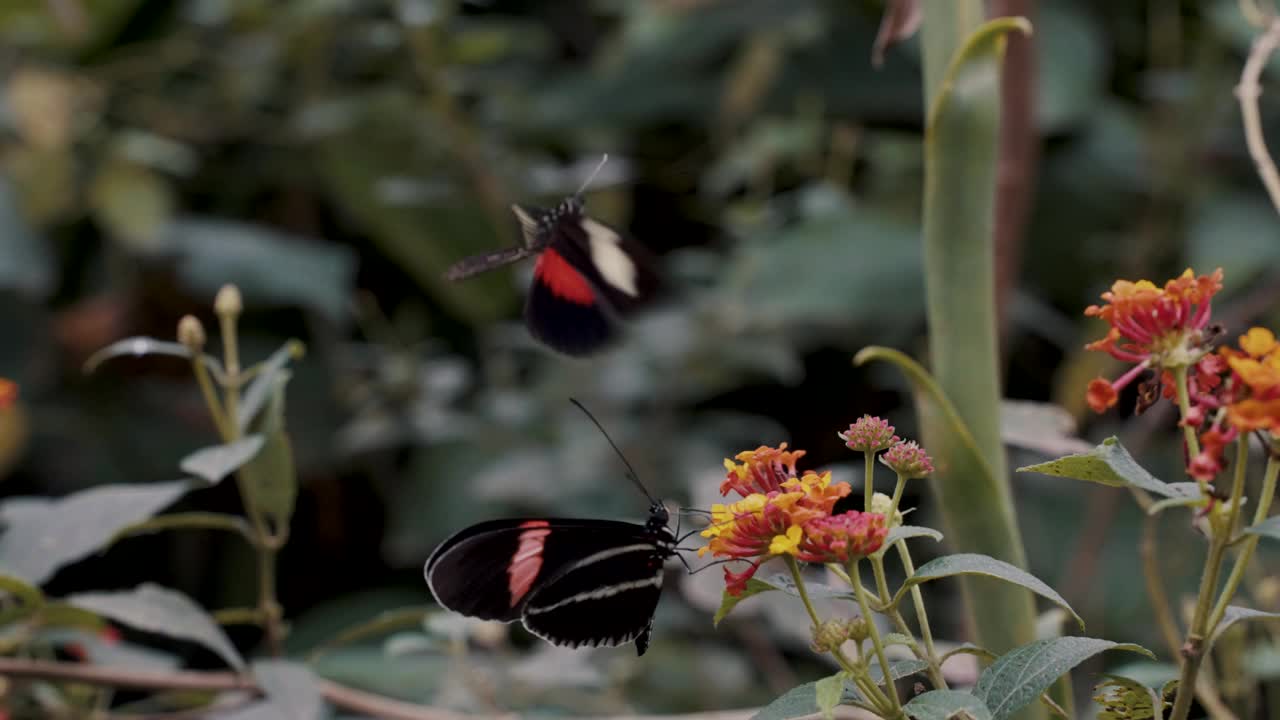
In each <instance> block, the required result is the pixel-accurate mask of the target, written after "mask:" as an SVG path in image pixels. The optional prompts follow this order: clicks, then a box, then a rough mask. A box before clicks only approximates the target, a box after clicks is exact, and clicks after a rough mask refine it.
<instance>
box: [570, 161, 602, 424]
mask: <svg viewBox="0 0 1280 720" xmlns="http://www.w3.org/2000/svg"><path fill="white" fill-rule="evenodd" d="M607 162H609V153H605V154H604V155H603V156H602V157H601V158H600V162H599V163H598V164H596V169H595V170H592V171H591V174H590V175H588V176H587V179H586V180H583V181H582V187H580V188H578V191H577V192H575V193H574V195H575V196H577V197H581V196H582V193H584V192H586V189H587V186H588V185H590V184H591V181H592V180H595V179H596V175H599V174H600V171H601V170H603V169H604V164H605V163H607ZM579 407H581V405H579ZM589 414H590V413H588V415H589ZM593 419H594V418H593Z"/></svg>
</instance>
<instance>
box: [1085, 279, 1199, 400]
mask: <svg viewBox="0 0 1280 720" xmlns="http://www.w3.org/2000/svg"><path fill="white" fill-rule="evenodd" d="M1221 289H1222V269H1221V268H1219V269H1217V270H1215V271H1214V272H1213V273H1212V274H1210V275H1201V276H1199V277H1196V276H1195V275H1194V274H1193V273H1192V271H1191V270H1190V269H1188V270H1187V271H1186V272H1184V273H1183V274H1182V275H1181V276H1179V277H1177V278H1174V279H1173V280H1170V281H1168V282H1166V283H1165V284H1164V287H1163V288H1160V287H1157V286H1156V285H1155V284H1154V283H1152V282H1150V281H1148V280H1139V281H1138V282H1136V283H1135V282H1130V281H1128V280H1117V281H1116V282H1115V284H1113V285H1112V286H1111V290H1110V291H1108V292H1104V293H1102V299H1103V300H1105V301H1106V302H1105V303H1104V304H1103V305H1090V306H1089V307H1088V308H1086V309H1085V311H1084V314H1085V315H1086V316H1089V317H1098V318H1101V319H1103V320H1105V321H1106V322H1107V323H1108V324H1110V326H1111V327H1110V328H1109V329H1108V330H1107V334H1106V336H1105V337H1103V338H1102V339H1101V340H1098V341H1095V342H1092V343H1089V344H1088V345H1086V346H1085V348H1086V349H1088V350H1097V351H1100V352H1105V353H1108V354H1109V355H1111V356H1112V357H1114V358H1116V359H1117V360H1122V361H1124V362H1128V363H1134V367H1132V368H1130V369H1129V370H1128V371H1127V372H1125V373H1124V374H1123V375H1121V376H1120V377H1119V378H1117V379H1116V380H1115V381H1112V382H1108V381H1107V380H1105V379H1103V378H1096V379H1094V380H1093V381H1092V382H1090V383H1089V390H1088V393H1087V394H1086V399H1087V400H1088V402H1089V407H1091V408H1093V410H1094V411H1095V412H1103V411H1105V410H1106V409H1107V408H1109V407H1111V406H1112V405H1114V404H1115V402H1116V396H1117V394H1118V393H1119V391H1120V390H1121V389H1123V388H1124V387H1125V386H1126V385H1128V384H1129V383H1130V382H1132V381H1133V380H1134V378H1136V377H1138V376H1139V375H1141V374H1142V372H1143V371H1144V370H1146V369H1148V368H1161V369H1164V368H1174V367H1188V366H1190V365H1194V364H1195V363H1196V362H1197V361H1199V360H1200V359H1201V358H1202V357H1204V356H1205V354H1206V353H1208V351H1209V347H1208V340H1209V338H1208V337H1207V336H1206V333H1205V332H1204V329H1205V327H1206V326H1207V325H1208V324H1209V319H1210V314H1211V310H1212V300H1213V296H1214V295H1215V294H1217V292H1218V291H1219V290H1221Z"/></svg>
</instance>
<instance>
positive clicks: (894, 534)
mask: <svg viewBox="0 0 1280 720" xmlns="http://www.w3.org/2000/svg"><path fill="white" fill-rule="evenodd" d="M918 537H927V538H931V539H933V540H935V541H937V542H942V533H940V532H938V531H937V530H934V529H933V528H931V527H924V526H923V525H899V526H897V527H895V528H893V529H892V530H890V531H889V534H888V535H886V536H885V538H884V545H883V547H886V548H887V547H890V546H892V545H893V544H894V543H896V542H898V541H899V540H910V539H911V538H918Z"/></svg>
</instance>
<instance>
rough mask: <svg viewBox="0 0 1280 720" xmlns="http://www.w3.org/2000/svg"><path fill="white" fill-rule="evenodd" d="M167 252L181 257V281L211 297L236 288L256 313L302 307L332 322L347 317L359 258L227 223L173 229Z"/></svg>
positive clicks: (181, 223) (191, 223) (191, 220)
mask: <svg viewBox="0 0 1280 720" xmlns="http://www.w3.org/2000/svg"><path fill="white" fill-rule="evenodd" d="M163 236H164V237H163V240H162V242H164V243H165V244H166V246H167V247H168V248H169V249H170V250H171V251H172V252H173V253H174V254H175V255H176V256H177V258H178V265H177V272H178V277H179V279H180V280H181V281H182V282H183V284H184V285H185V286H186V287H187V288H188V289H190V290H191V291H193V292H195V293H197V294H207V295H209V296H213V295H214V294H215V293H216V292H217V291H218V289H219V288H221V287H222V286H223V285H225V284H227V283H232V284H234V285H236V286H237V287H239V288H240V291H241V292H243V293H244V295H245V297H247V298H252V300H253V304H254V306H255V307H263V306H269V305H280V306H288V307H303V308H307V309H309V310H313V311H316V312H318V313H321V314H323V315H324V316H326V317H327V318H328V319H329V320H331V321H335V322H336V321H341V320H343V319H345V318H346V317H347V316H348V314H349V313H348V306H347V301H348V298H349V297H350V294H351V288H352V286H353V284H354V280H355V269H356V257H355V253H354V252H353V251H352V250H351V249H350V248H347V247H345V246H342V245H337V244H334V243H328V242H323V241H320V240H316V239H314V238H303V237H298V236H294V235H287V234H285V233H281V232H277V231H275V230H272V229H270V228H267V227H264V226H258V225H251V224H249V223H243V222H233V221H229V220H213V219H209V218H196V217H185V218H182V217H180V218H178V219H176V220H174V221H173V222H171V223H169V224H168V226H167V227H166V228H165V232H164V233H163Z"/></svg>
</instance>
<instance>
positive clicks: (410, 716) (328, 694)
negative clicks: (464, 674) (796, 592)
mask: <svg viewBox="0 0 1280 720" xmlns="http://www.w3.org/2000/svg"><path fill="white" fill-rule="evenodd" d="M0 677H4V678H9V679H13V678H40V679H43V680H61V681H66V682H76V683H83V684H86V685H102V686H107V687H122V688H135V689H144V690H195V691H207V692H218V691H231V690H240V691H247V692H253V693H259V694H260V693H261V692H262V690H261V689H260V688H259V687H258V685H257V683H256V682H254V680H253V678H252V677H250V676H248V675H238V674H236V673H231V672H200V671H194V670H178V671H157V670H134V669H124V668H118V667H104V666H101V665H84V664H81V663H66V662H51V661H47V660H26V659H21V658H0ZM320 692H321V694H322V695H324V698H325V699H326V700H328V701H329V702H331V703H333V704H334V705H337V706H338V707H342V708H346V709H348V710H354V711H355V712H358V713H364V714H366V715H372V716H373V717H378V718H383V719H384V720H460V718H464V717H469V716H466V715H462V714H460V713H455V712H452V711H450V710H443V709H440V708H433V707H427V706H425V705H414V704H412V703H406V702H401V701H399V700H393V699H391V698H387V697H383V696H381V695H374V694H373V693H368V692H365V691H363V690H356V689H355V688H351V687H347V686H345V685H339V684H338V683H335V682H332V681H329V680H321V681H320Z"/></svg>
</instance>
